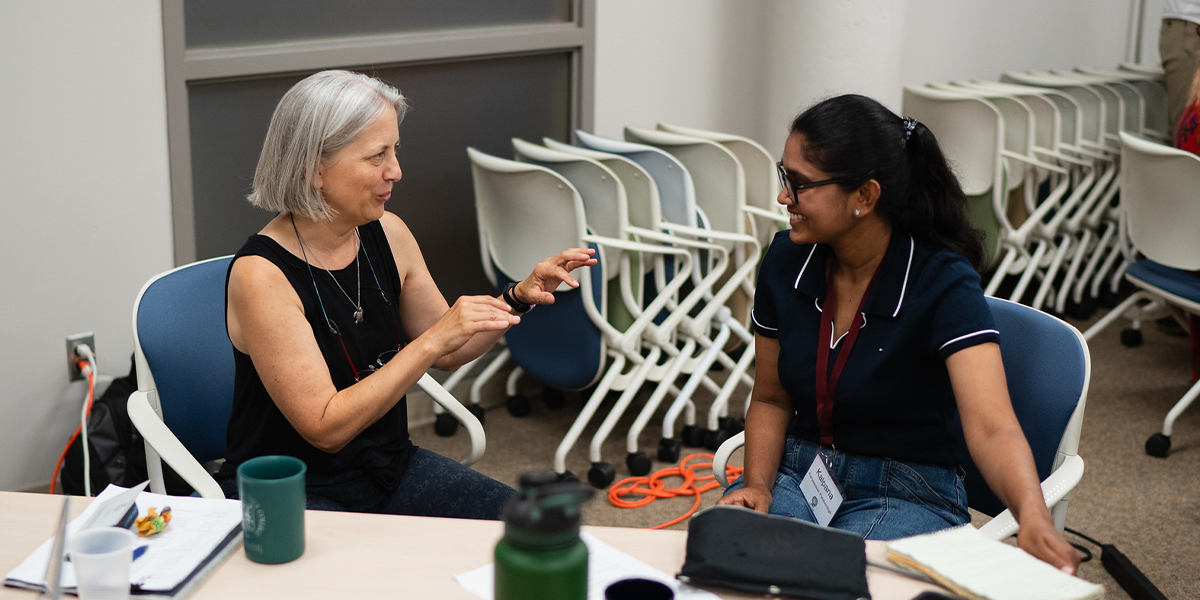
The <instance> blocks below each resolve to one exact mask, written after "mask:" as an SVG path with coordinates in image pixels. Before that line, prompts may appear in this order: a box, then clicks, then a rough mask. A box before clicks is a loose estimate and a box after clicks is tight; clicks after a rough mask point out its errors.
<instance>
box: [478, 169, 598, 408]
mask: <svg viewBox="0 0 1200 600" xmlns="http://www.w3.org/2000/svg"><path fill="white" fill-rule="evenodd" d="M467 154H468V155H469V156H470V159H471V175H472V178H473V180H474V183H475V203H476V206H477V210H478V211H479V214H480V215H481V218H480V220H479V226H480V228H482V229H484V231H483V232H481V237H482V238H484V239H486V240H487V243H488V246H489V251H488V256H489V257H490V260H491V264H492V268H493V269H494V272H495V274H496V283H497V284H498V285H500V286H504V285H507V284H508V283H509V282H515V281H519V280H521V279H522V278H524V277H525V275H526V274H527V273H529V272H531V271H532V270H533V267H534V266H535V265H537V263H539V262H540V261H541V260H542V259H544V258H546V257H548V256H553V255H555V254H557V253H559V252H561V251H563V250H565V249H567V248H573V247H576V248H577V247H584V246H585V245H586V242H585V241H584V240H583V238H584V236H585V235H586V232H587V225H586V221H585V218H584V210H583V199H582V198H581V197H580V194H579V191H578V190H577V189H576V188H575V186H573V185H572V184H571V182H570V181H567V180H566V179H565V178H563V177H562V176H561V175H559V174H558V173H555V172H554V171H551V170H550V169H547V168H545V167H542V166H538V165H534V164H529V163H520V162H517V161H513V160H507V159H503V158H499V157H495V156H492V155H490V154H485V153H483V152H480V151H478V150H476V149H474V148H467ZM597 257H598V258H599V259H600V261H599V262H598V263H597V264H596V265H595V266H593V267H591V268H590V269H578V270H576V271H575V273H574V276H575V279H576V280H577V281H578V282H579V288H577V289H572V288H571V287H569V286H567V285H566V284H562V285H561V286H559V289H558V290H557V291H556V292H555V301H554V304H552V305H549V306H540V307H538V308H537V309H536V310H533V311H530V312H528V313H526V314H525V315H523V316H522V317H521V325H520V326H519V327H514V328H512V329H510V330H509V332H508V333H507V334H505V341H506V342H507V344H508V349H509V351H510V352H511V353H512V355H513V359H514V360H516V361H517V364H519V365H520V366H521V368H522V369H524V370H525V371H526V372H527V373H529V374H530V375H531V376H533V377H535V378H537V379H538V380H540V381H542V382H543V383H546V384H547V385H550V386H552V387H555V388H558V389H580V388H584V387H587V386H588V385H591V384H592V383H594V382H595V381H596V380H597V379H599V377H600V375H601V374H602V372H603V367H604V362H605V357H606V341H605V333H606V332H608V333H610V334H612V335H616V334H617V332H616V331H615V330H613V329H612V326H611V325H609V324H608V323H607V322H606V311H605V310H604V306H605V302H606V297H605V286H604V285H603V282H604V281H606V277H605V267H606V262H605V261H604V259H603V257H602V256H601V255H600V254H599V253H598V254H597Z"/></svg>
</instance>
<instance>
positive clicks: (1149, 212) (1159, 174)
mask: <svg viewBox="0 0 1200 600" xmlns="http://www.w3.org/2000/svg"><path fill="white" fill-rule="evenodd" d="M1197 189H1200V157H1198V156H1196V155H1195V154H1192V153H1190V152H1186V151H1184V150H1179V149H1178V148H1172V147H1170V146H1165V145H1163V144H1158V143H1155V142H1151V141H1147V140H1144V139H1142V138H1139V137H1137V136H1133V135H1130V134H1128V133H1124V132H1122V133H1121V210H1122V211H1123V213H1124V215H1125V223H1126V225H1127V227H1128V231H1129V239H1130V240H1131V241H1132V242H1133V246H1134V248H1136V249H1137V250H1138V251H1140V252H1141V253H1142V254H1145V255H1146V258H1149V259H1150V260H1153V261H1154V262H1157V263H1160V264H1163V265H1166V266H1168V267H1174V268H1176V269H1187V270H1195V269H1200V235H1196V224H1197V223H1200V202H1197V201H1196V190H1197Z"/></svg>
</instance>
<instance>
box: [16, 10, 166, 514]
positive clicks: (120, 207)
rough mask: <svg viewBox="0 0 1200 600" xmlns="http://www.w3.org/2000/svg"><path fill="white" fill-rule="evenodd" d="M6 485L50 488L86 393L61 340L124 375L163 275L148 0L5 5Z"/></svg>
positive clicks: (155, 28)
mask: <svg viewBox="0 0 1200 600" xmlns="http://www.w3.org/2000/svg"><path fill="white" fill-rule="evenodd" d="M0 77H2V80H0V81H2V83H0V89H2V91H0V132H2V133H0V138H2V139H3V141H4V143H3V144H0V203H2V206H3V215H4V216H3V218H2V220H0V257H3V258H2V259H0V265H2V266H0V290H3V291H2V292H0V314H2V315H4V316H3V318H0V341H2V342H3V344H0V456H3V457H4V459H3V460H0V489H4V490H14V489H24V488H28V487H30V486H35V485H44V484H45V483H46V482H48V481H49V480H50V473H51V471H52V470H53V468H54V463H55V462H56V461H57V459H58V456H59V453H60V452H61V451H62V448H63V445H64V443H65V442H66V440H67V438H68V437H69V436H70V434H71V432H72V431H73V430H74V427H75V425H76V424H77V423H78V418H79V408H80V403H81V402H82V399H83V396H84V393H85V391H86V390H85V387H84V386H82V385H80V384H74V385H69V384H68V383H67V370H66V349H65V343H64V341H63V339H64V338H65V337H66V336H67V335H70V334H73V333H80V332H85V331H93V332H95V334H96V346H97V352H98V354H99V356H98V358H97V359H98V362H99V363H100V369H101V373H102V374H104V373H107V374H119V375H124V374H125V373H126V372H127V371H128V370H129V365H130V361H129V357H130V353H131V352H132V351H133V343H132V333H131V331H130V319H131V317H130V311H131V308H132V306H133V299H134V296H135V295H136V294H137V291H138V289H140V287H141V285H142V283H144V282H145V280H146V279H148V278H149V277H150V276H151V275H153V274H154V273H157V272H159V271H163V270H165V269H168V268H170V267H171V265H172V263H173V261H172V255H171V253H172V250H171V221H170V200H169V198H170V196H169V186H168V174H167V131H166V104H165V98H164V85H163V53H162V18H161V12H160V6H159V2H158V1H157V0H137V1H134V0H129V1H123V2H116V3H112V2H67V1H45V2H4V3H0Z"/></svg>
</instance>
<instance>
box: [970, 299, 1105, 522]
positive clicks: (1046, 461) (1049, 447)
mask: <svg viewBox="0 0 1200 600" xmlns="http://www.w3.org/2000/svg"><path fill="white" fill-rule="evenodd" d="M987 303H988V307H990V308H991V309H992V316H993V318H994V319H995V321H996V329H997V330H998V331H999V332H1000V353H1001V356H1002V359H1003V361H1004V375H1005V377H1006V378H1007V380H1008V395H1009V397H1010V398H1011V399H1012V405H1013V411H1014V412H1016V414H1017V421H1019V422H1020V423H1021V429H1022V430H1023V431H1024V432H1025V439H1026V440H1028V441H1029V446H1030V449H1031V450H1032V451H1033V462H1034V464H1035V465H1036V466H1037V472H1038V479H1039V480H1043V481H1044V480H1045V479H1046V478H1047V477H1049V476H1050V473H1051V472H1052V471H1053V470H1054V468H1055V467H1056V466H1058V464H1059V463H1061V462H1062V460H1063V458H1065V457H1067V456H1073V455H1075V454H1077V453H1078V450H1079V433H1080V430H1081V428H1082V426H1083V410H1084V405H1085V404H1086V402H1087V392H1088V382H1089V381H1090V380H1091V368H1092V367H1091V357H1090V355H1089V353H1088V347H1087V342H1086V341H1084V339H1083V335H1081V334H1080V333H1079V331H1078V330H1076V329H1075V328H1074V327H1072V326H1071V325H1069V324H1067V323H1066V322H1064V321H1062V320H1060V319H1058V318H1056V317H1053V316H1051V315H1048V314H1046V313H1044V312H1042V311H1039V310H1036V309H1033V308H1030V307H1028V306H1025V305H1023V304H1017V303H1015V302H1010V301H1008V300H1001V299H999V298H991V297H989V298H987ZM960 433H961V430H960ZM963 458H964V459H963V461H962V465H963V468H964V469H965V470H966V471H967V477H966V489H967V499H968V503H969V504H970V506H971V508H974V509H975V510H978V511H980V512H983V513H985V514H988V515H991V516H995V515H997V514H999V513H1000V512H1002V511H1003V510H1004V504H1003V503H1001V502H1000V500H999V499H998V498H996V496H995V494H993V493H992V491H991V489H989V488H988V485H987V483H986V482H985V481H984V480H983V476H982V475H980V473H979V470H978V469H977V468H976V467H975V464H974V463H973V462H972V461H971V460H970V457H963Z"/></svg>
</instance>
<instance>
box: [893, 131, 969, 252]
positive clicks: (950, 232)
mask: <svg viewBox="0 0 1200 600" xmlns="http://www.w3.org/2000/svg"><path fill="white" fill-rule="evenodd" d="M906 146H907V148H906V150H907V151H906V153H905V154H906V155H907V158H908V181H909V183H908V196H909V198H908V199H907V202H905V204H907V205H908V206H909V207H911V208H912V210H913V216H914V217H915V218H913V219H911V221H910V222H909V223H906V224H904V227H905V229H908V230H909V231H912V232H918V231H920V232H921V233H920V236H921V237H922V238H923V239H925V241H928V242H931V243H933V244H934V245H936V246H940V247H942V248H946V249H948V250H952V251H954V252H957V253H959V254H961V255H963V256H965V257H966V258H967V260H968V261H970V262H971V265H973V266H974V267H975V270H977V271H981V272H982V271H983V270H984V269H985V268H986V267H987V263H988V260H987V256H986V250H985V249H984V245H983V238H984V234H983V232H982V231H980V230H979V229H978V228H976V227H975V226H974V224H972V223H971V219H970V216H969V215H968V213H967V197H966V195H965V194H964V193H963V191H962V186H961V185H959V183H958V178H957V177H955V175H954V172H953V171H951V170H950V165H949V164H948V163H947V162H946V157H945V155H943V154H942V148H941V147H940V146H939V145H938V143H937V139H936V138H935V137H934V135H933V132H932V131H930V130H929V128H928V127H926V126H925V125H924V124H922V123H919V122H918V123H917V124H916V127H915V128H913V131H912V135H911V136H909V139H908V140H907V144H906ZM914 235H917V233H914Z"/></svg>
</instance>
